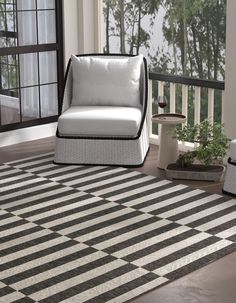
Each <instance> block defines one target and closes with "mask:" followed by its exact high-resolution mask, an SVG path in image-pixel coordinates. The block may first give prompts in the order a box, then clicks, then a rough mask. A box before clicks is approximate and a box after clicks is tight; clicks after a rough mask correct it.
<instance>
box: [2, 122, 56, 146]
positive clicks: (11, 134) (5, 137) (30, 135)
mask: <svg viewBox="0 0 236 303" xmlns="http://www.w3.org/2000/svg"><path fill="white" fill-rule="evenodd" d="M56 129H57V122H55V123H50V124H44V125H37V126H32V127H27V128H22V129H17V130H12V131H7V132H4V133H0V147H3V146H8V145H13V144H17V143H22V142H26V141H31V140H37V139H42V138H46V137H51V136H55V134H56Z"/></svg>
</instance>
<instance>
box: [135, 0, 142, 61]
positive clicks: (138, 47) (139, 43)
mask: <svg viewBox="0 0 236 303" xmlns="http://www.w3.org/2000/svg"><path fill="white" fill-rule="evenodd" d="M141 5H142V3H141V1H140V0H139V3H138V37H137V45H136V55H138V54H139V49H140V45H141V19H142V12H141Z"/></svg>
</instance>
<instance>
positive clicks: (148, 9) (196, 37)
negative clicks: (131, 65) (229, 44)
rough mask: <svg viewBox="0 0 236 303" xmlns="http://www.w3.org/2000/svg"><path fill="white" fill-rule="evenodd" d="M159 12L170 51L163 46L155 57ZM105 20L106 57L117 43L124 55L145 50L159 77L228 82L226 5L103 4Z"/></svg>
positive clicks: (180, 1)
mask: <svg viewBox="0 0 236 303" xmlns="http://www.w3.org/2000/svg"><path fill="white" fill-rule="evenodd" d="M160 9H162V10H163V9H164V10H165V16H164V20H163V25H162V32H163V35H164V40H165V44H166V45H167V46H168V48H167V47H166V45H165V46H160V45H159V46H158V47H157V48H156V53H155V54H153V53H152V52H151V50H150V41H151V39H152V37H153V35H156V34H157V33H156V32H154V33H153V32H152V29H153V25H154V21H155V19H156V18H157V16H158V12H159V10H160ZM104 19H105V27H106V45H105V47H104V51H105V52H108V53H109V52H110V40H111V37H117V38H118V39H119V51H120V52H121V53H130V54H138V53H139V52H140V48H141V47H142V46H144V47H145V48H146V50H147V54H148V56H149V59H150V66H151V68H152V69H153V70H155V71H159V72H168V73H174V74H179V75H184V76H191V77H198V78H202V79H215V80H221V79H224V67H225V31H226V0H208V1H205V0H145V1H141V0H133V1H131V0H104ZM147 20H149V21H148V26H147ZM144 21H145V22H144ZM144 23H145V26H144Z"/></svg>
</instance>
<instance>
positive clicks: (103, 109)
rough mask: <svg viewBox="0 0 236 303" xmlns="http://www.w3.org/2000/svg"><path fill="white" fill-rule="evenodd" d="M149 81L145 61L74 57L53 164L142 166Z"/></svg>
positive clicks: (118, 57) (66, 83)
mask: <svg viewBox="0 0 236 303" xmlns="http://www.w3.org/2000/svg"><path fill="white" fill-rule="evenodd" d="M147 79H148V78H147V64H146V60H145V58H144V57H143V56H142V55H140V56H128V55H105V54H104V55H103V54H97V55H79V56H74V55H72V57H71V59H70V61H69V63H68V66H67V72H66V80H65V89H64V97H63V102H62V109H61V115H60V116H59V119H58V129H57V135H56V147H55V158H54V162H55V163H63V164H95V165H122V166H140V165H142V164H143V162H144V160H145V157H146V154H147V152H148V149H149V143H148V134H147V126H146V112H147V94H148V91H147V87H148V85H147V82H148V80H147Z"/></svg>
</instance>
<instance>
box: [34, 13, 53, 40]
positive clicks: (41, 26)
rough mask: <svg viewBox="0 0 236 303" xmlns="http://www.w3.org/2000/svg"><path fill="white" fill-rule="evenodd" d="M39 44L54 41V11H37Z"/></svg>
mask: <svg viewBox="0 0 236 303" xmlns="http://www.w3.org/2000/svg"><path fill="white" fill-rule="evenodd" d="M38 39H39V44H46V43H56V18H55V11H39V12H38Z"/></svg>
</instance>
